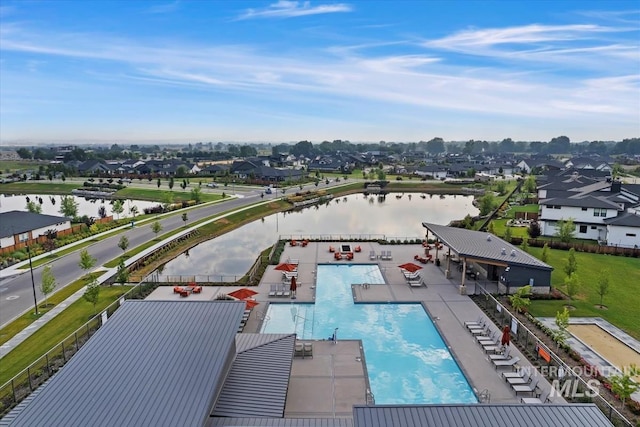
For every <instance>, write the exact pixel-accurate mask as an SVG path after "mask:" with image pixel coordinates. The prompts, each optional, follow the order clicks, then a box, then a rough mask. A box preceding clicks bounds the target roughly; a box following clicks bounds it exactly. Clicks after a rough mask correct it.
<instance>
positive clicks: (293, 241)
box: [289, 239, 309, 248]
mask: <svg viewBox="0 0 640 427" xmlns="http://www.w3.org/2000/svg"><path fill="white" fill-rule="evenodd" d="M308 244H309V240H307V239H304V240H301V241H299V242H298V241H297V240H296V239H291V241H290V242H289V246H302V247H303V248H304V247H306V246H307V245H308Z"/></svg>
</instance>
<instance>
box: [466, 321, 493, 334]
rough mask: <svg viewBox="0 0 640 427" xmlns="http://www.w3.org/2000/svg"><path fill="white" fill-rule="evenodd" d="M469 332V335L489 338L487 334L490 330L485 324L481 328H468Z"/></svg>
mask: <svg viewBox="0 0 640 427" xmlns="http://www.w3.org/2000/svg"><path fill="white" fill-rule="evenodd" d="M469 332H471V335H482V336H489V333H490V332H491V329H490V328H489V325H488V324H487V325H485V326H484V327H482V328H469Z"/></svg>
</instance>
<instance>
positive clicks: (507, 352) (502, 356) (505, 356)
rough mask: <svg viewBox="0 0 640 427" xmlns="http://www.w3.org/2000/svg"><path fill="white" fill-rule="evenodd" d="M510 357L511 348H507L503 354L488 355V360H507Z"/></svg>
mask: <svg viewBox="0 0 640 427" xmlns="http://www.w3.org/2000/svg"><path fill="white" fill-rule="evenodd" d="M510 355H511V347H507V348H506V349H505V351H504V352H503V353H499V354H490V355H489V359H491V360H506V359H509V357H510Z"/></svg>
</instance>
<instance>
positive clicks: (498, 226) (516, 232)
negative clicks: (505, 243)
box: [491, 218, 529, 237]
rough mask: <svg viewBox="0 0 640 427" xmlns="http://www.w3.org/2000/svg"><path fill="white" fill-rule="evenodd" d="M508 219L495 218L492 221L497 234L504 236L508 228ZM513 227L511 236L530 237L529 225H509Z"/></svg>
mask: <svg viewBox="0 0 640 427" xmlns="http://www.w3.org/2000/svg"><path fill="white" fill-rule="evenodd" d="M507 221H508V219H506V218H504V219H494V220H493V221H491V223H492V224H493V231H494V232H495V234H496V236H500V237H503V236H504V233H505V231H506V230H507ZM509 228H511V237H529V235H528V234H527V230H528V227H509Z"/></svg>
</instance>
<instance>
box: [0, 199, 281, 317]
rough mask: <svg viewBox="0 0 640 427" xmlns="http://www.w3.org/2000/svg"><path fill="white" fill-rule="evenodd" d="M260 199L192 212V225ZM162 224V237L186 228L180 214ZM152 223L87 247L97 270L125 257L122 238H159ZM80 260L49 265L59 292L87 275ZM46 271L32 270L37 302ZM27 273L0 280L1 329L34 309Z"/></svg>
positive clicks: (133, 243) (132, 242)
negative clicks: (121, 243)
mask: <svg viewBox="0 0 640 427" xmlns="http://www.w3.org/2000/svg"><path fill="white" fill-rule="evenodd" d="M267 197H271V196H267ZM259 200H261V199H260V192H259V191H253V192H251V193H246V194H245V195H244V197H242V198H237V199H231V200H229V201H226V202H224V203H217V204H214V205H208V206H203V207H200V208H195V209H191V210H189V222H194V221H197V220H199V219H203V218H206V217H210V216H212V215H216V214H219V213H221V212H223V211H228V210H230V209H234V208H240V207H243V206H246V205H249V204H252V203H255V202H257V201H259ZM159 221H160V224H161V225H162V233H163V234H164V233H166V232H169V231H171V230H175V229H178V228H180V227H183V226H184V222H183V221H182V216H181V215H172V216H169V217H166V218H164V219H162V218H159ZM153 222H154V221H150V222H147V223H145V225H143V226H136V227H134V228H132V229H129V230H127V231H125V232H124V233H118V234H116V235H114V236H113V237H109V238H107V239H104V240H101V241H99V242H96V243H94V244H93V245H90V246H88V247H86V249H87V251H88V252H89V254H91V256H93V257H94V258H96V260H97V262H96V268H97V267H99V266H101V265H103V264H104V263H106V262H108V261H110V260H112V259H114V258H116V257H117V256H119V255H121V254H122V250H121V249H120V248H119V247H118V241H119V240H120V237H121V236H122V235H126V236H127V238H128V239H129V249H131V248H135V247H137V246H139V245H142V244H144V243H146V242H148V241H149V240H152V239H154V238H156V235H155V234H154V233H153V231H151V224H152V223H153ZM79 261H80V256H79V250H78V251H76V252H72V253H70V254H68V255H66V256H64V257H62V258H60V259H57V260H55V261H53V262H51V263H50V264H51V268H52V272H53V274H54V276H55V277H56V281H57V283H58V286H57V288H56V290H59V289H61V288H62V287H64V286H66V285H68V284H70V283H72V282H74V281H75V280H77V279H78V278H79V277H81V276H82V275H83V274H84V271H83V270H82V269H81V268H80V267H79V265H78V263H79ZM43 268H44V265H41V266H39V267H37V268H34V269H33V282H34V283H35V288H36V298H37V299H38V303H40V302H42V301H44V295H43V294H42V293H41V292H40V290H39V287H40V283H41V275H42V269H43ZM24 271H25V272H24V273H21V274H18V275H15V276H12V277H7V278H4V279H2V281H0V327H2V326H4V325H5V324H7V323H8V322H10V321H12V320H13V319H15V318H16V317H18V316H20V315H21V314H23V313H25V312H27V311H28V310H33V308H34V302H33V286H32V282H31V275H30V271H29V269H26V270H24Z"/></svg>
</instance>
